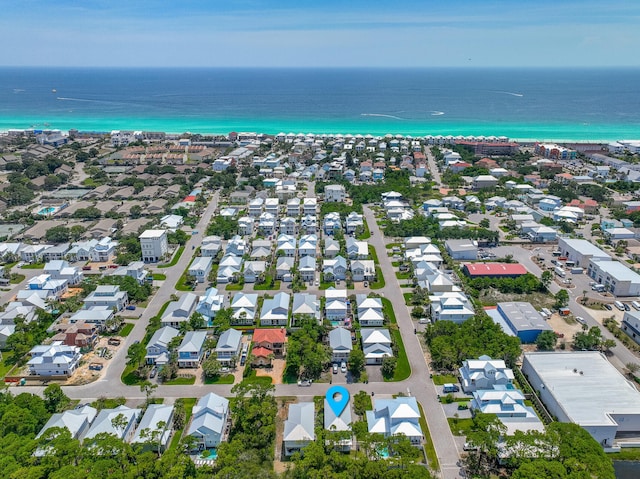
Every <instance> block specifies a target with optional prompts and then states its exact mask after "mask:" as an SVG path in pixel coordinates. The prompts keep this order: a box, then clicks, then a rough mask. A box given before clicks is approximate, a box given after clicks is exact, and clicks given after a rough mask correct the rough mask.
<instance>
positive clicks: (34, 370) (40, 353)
mask: <svg viewBox="0 0 640 479" xmlns="http://www.w3.org/2000/svg"><path fill="white" fill-rule="evenodd" d="M29 354H31V359H30V360H29V361H28V362H27V366H28V367H29V373H30V374H32V375H34V376H71V375H72V374H73V373H74V371H75V370H76V369H77V368H78V366H79V364H80V359H81V358H82V354H80V348H79V347H77V346H65V345H63V344H62V342H61V341H54V342H53V343H51V344H47V345H39V346H35V347H33V348H32V349H31V351H29Z"/></svg>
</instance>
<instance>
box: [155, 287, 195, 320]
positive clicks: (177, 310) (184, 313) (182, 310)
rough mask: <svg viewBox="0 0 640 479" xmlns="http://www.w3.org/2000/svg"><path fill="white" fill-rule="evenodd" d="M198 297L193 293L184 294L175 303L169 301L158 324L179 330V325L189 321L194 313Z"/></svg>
mask: <svg viewBox="0 0 640 479" xmlns="http://www.w3.org/2000/svg"><path fill="white" fill-rule="evenodd" d="M197 303H198V296H196V295H195V294H193V293H185V294H183V295H182V296H181V297H180V299H178V300H177V301H171V302H170V303H169V305H168V306H167V309H165V311H164V313H163V314H162V318H161V319H160V324H162V325H163V326H172V327H174V328H179V327H180V324H181V323H184V322H186V321H189V318H190V317H191V314H192V313H193V312H194V311H195V309H196V305H197Z"/></svg>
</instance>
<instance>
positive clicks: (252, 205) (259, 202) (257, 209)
mask: <svg viewBox="0 0 640 479" xmlns="http://www.w3.org/2000/svg"><path fill="white" fill-rule="evenodd" d="M263 208H264V199H263V198H255V199H253V200H251V201H250V202H249V216H252V217H254V218H257V217H258V216H260V215H261V214H262V210H263Z"/></svg>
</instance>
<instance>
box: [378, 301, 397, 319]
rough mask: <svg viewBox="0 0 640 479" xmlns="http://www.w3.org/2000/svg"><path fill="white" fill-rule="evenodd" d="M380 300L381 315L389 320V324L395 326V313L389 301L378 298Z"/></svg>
mask: <svg viewBox="0 0 640 479" xmlns="http://www.w3.org/2000/svg"><path fill="white" fill-rule="evenodd" d="M380 299H382V314H384V315H385V317H386V318H387V319H388V320H389V323H391V324H396V323H397V320H396V313H395V311H394V310H393V306H392V305H391V301H389V300H388V299H387V298H380Z"/></svg>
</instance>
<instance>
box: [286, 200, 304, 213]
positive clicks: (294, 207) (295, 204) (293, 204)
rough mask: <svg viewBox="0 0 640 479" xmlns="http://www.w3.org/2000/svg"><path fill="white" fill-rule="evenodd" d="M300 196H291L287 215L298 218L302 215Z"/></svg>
mask: <svg viewBox="0 0 640 479" xmlns="http://www.w3.org/2000/svg"><path fill="white" fill-rule="evenodd" d="M300 211H301V208H300V198H291V199H290V200H288V201H287V216H290V217H292V218H297V217H298V216H300Z"/></svg>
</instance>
